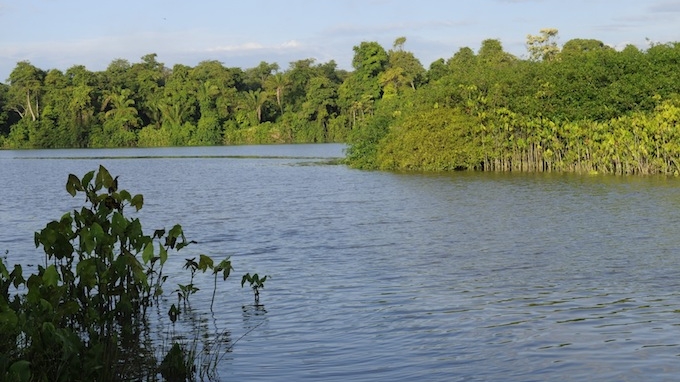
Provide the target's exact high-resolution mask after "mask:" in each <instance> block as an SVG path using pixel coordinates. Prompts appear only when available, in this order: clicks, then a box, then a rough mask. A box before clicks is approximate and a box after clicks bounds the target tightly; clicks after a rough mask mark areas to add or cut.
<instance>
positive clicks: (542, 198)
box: [0, 145, 680, 381]
mask: <svg viewBox="0 0 680 382" xmlns="http://www.w3.org/2000/svg"><path fill="white" fill-rule="evenodd" d="M321 146H323V145H321ZM307 148H309V149H310V150H312V151H313V153H309V152H306V151H305V149H306V147H305V146H293V147H284V148H278V149H277V150H288V152H286V153H285V154H281V152H275V153H269V154H268V155H262V153H260V154H258V155H256V156H258V158H250V157H248V158H246V157H240V158H235V157H233V156H244V155H251V154H252V153H248V154H244V153H243V152H233V151H220V149H221V148H211V149H210V150H208V151H207V152H204V151H201V150H202V149H198V148H193V149H186V150H183V151H181V152H180V153H179V154H177V156H175V157H173V156H172V155H170V154H172V152H170V154H168V152H163V153H162V154H163V155H162V156H163V157H159V158H154V159H126V160H121V159H114V158H112V156H111V155H105V154H102V153H100V152H97V151H92V152H91V153H90V154H88V155H92V156H98V157H107V158H109V157H110V159H101V160H100V159H87V158H84V159H79V160H68V159H49V160H26V159H21V157H22V156H31V155H33V156H36V154H34V153H33V154H32V152H30V151H29V152H23V153H22V154H21V155H13V156H11V157H7V155H6V153H2V155H0V171H1V172H2V176H3V179H7V180H8V181H7V182H4V183H3V184H2V185H0V196H1V197H0V207H1V208H0V228H1V229H2V232H3V233H4V234H3V235H2V236H1V237H0V249H3V248H6V249H8V250H9V255H8V256H9V258H10V259H11V260H13V261H22V262H30V263H33V264H35V263H40V261H41V258H40V256H39V255H35V256H34V255H33V254H34V253H35V250H34V249H33V248H32V232H33V231H35V230H37V229H39V228H41V225H42V224H44V223H45V222H46V221H47V220H49V219H53V218H55V217H57V216H60V215H61V213H63V212H64V211H67V210H68V209H69V208H74V206H78V204H79V202H81V201H74V200H72V199H71V198H70V197H69V196H68V195H67V194H66V193H65V192H64V191H63V183H64V182H65V179H66V176H67V175H68V173H69V172H74V173H76V174H80V175H82V174H84V173H85V172H87V171H89V170H92V169H94V168H95V167H94V166H96V165H98V164H99V163H103V164H104V165H106V166H107V168H109V170H110V171H111V173H112V174H119V175H120V180H119V182H120V184H121V186H122V187H124V188H127V189H129V190H131V191H134V192H141V193H143V194H144V195H145V202H146V204H145V207H144V210H142V211H141V214H140V219H141V220H142V222H143V224H144V225H145V227H148V229H155V228H157V227H162V226H166V227H167V225H168V224H172V223H175V222H179V223H181V224H182V225H183V226H184V228H185V233H186V234H187V236H188V238H189V239H193V240H196V241H198V244H197V245H195V246H194V247H193V248H192V247H189V248H187V251H189V252H191V251H193V252H192V253H193V254H194V255H195V254H197V253H206V254H208V255H211V256H213V257H214V258H216V259H221V258H222V257H225V256H232V261H233V265H234V267H235V268H236V269H235V271H233V272H232V274H233V275H236V276H232V277H233V279H230V280H227V282H226V283H224V284H220V285H218V293H217V296H218V298H217V300H216V303H215V312H214V315H212V314H210V313H209V306H210V302H211V301H210V300H211V296H210V295H211V293H210V292H206V293H199V294H197V295H196V298H195V299H193V300H192V301H191V304H192V307H193V309H194V310H195V311H197V312H208V313H207V315H205V316H201V315H200V314H199V317H197V320H199V322H201V325H204V326H205V327H206V328H207V331H208V332H211V333H214V332H216V331H215V328H219V330H221V331H227V332H228V334H229V335H228V338H229V341H227V342H225V343H224V346H223V348H225V347H226V348H228V349H230V350H231V352H228V353H221V354H222V355H223V358H221V363H220V364H219V375H220V378H222V379H224V380H229V379H232V380H241V379H256V380H272V381H278V380H296V381H302V380H310V381H311V380H313V381H317V380H356V381H361V380H366V381H375V380H390V381H400V380H401V381H413V380H428V381H430V380H442V381H452V380H461V381H463V380H464V381H475V380H479V381H489V380H495V381H531V380H536V381H542V380H590V381H592V380H602V381H605V380H606V381H609V380H664V379H674V378H673V377H674V376H675V375H677V374H678V372H680V363H679V362H678V361H679V360H678V355H680V337H678V335H677V332H678V326H680V313H679V312H680V308H679V306H680V292H678V291H679V290H680V279H679V278H678V277H677V269H678V253H680V235H678V234H677V229H676V227H677V226H678V222H680V187H678V185H679V184H678V182H679V181H680V180H678V179H676V178H659V177H635V178H629V177H613V176H576V175H561V174H532V175H527V174H478V173H455V174H447V175H433V174H396V173H380V172H362V171H355V170H351V169H348V168H346V167H344V166H324V165H314V166H304V165H301V164H308V163H318V160H317V159H310V158H318V157H324V155H318V152H320V151H321V152H326V154H325V155H326V157H331V158H332V157H336V156H338V155H339V154H338V153H341V151H342V147H340V146H336V147H335V154H328V152H330V151H333V150H329V147H326V146H323V147H316V146H312V147H307ZM266 149H267V148H266V147H265V148H263V147H256V148H249V149H246V147H242V148H240V149H239V150H244V151H247V150H251V151H252V150H256V151H258V150H259V151H261V150H265V151H266ZM192 150H198V151H192ZM222 150H227V149H222ZM180 154H181V155H180ZM265 154H266V153H265ZM40 155H42V154H40ZM77 155H80V154H77ZM134 155H141V156H148V154H146V153H145V152H142V154H140V153H136V152H135V151H130V154H129V155H128V156H134ZM49 156H50V157H55V155H53V153H49ZM65 156H68V157H74V156H76V154H73V153H70V152H69V153H67V154H65ZM179 156H182V157H181V158H180V157H179ZM267 156H269V157H267ZM27 174H29V176H27ZM3 252H4V250H3ZM187 256H189V257H191V256H193V255H192V254H191V253H186V254H185V255H183V256H179V257H178V258H177V259H175V260H172V259H171V260H169V262H168V264H166V269H167V271H168V275H169V276H170V279H169V280H168V283H177V282H182V281H185V280H177V279H174V280H173V277H175V278H179V275H180V274H181V271H177V272H175V273H173V271H172V268H173V264H174V266H175V267H176V269H180V268H181V265H182V261H183V258H184V257H187ZM173 261H174V263H173ZM245 272H258V273H260V274H267V275H271V276H272V278H271V280H270V279H268V280H267V285H266V288H265V289H262V291H261V297H260V300H261V303H262V304H263V306H254V305H252V302H253V300H252V299H253V295H252V292H251V291H250V290H248V289H249V288H243V289H242V288H240V283H239V281H240V277H239V276H240V275H241V274H243V273H245ZM237 279H238V280H237ZM230 282H231V283H230ZM201 283H203V284H201ZM197 285H198V286H199V287H200V288H201V290H202V292H204V291H212V287H213V284H212V279H210V277H207V278H205V279H204V280H197ZM168 288H170V287H168ZM265 306H266V309H265ZM201 314H203V313H201ZM200 320H204V321H200ZM166 329H167V328H166ZM175 329H176V330H177V331H178V333H179V334H180V335H185V336H191V335H193V333H192V332H190V330H191V329H188V328H185V327H177V328H175ZM232 346H233V348H232Z"/></svg>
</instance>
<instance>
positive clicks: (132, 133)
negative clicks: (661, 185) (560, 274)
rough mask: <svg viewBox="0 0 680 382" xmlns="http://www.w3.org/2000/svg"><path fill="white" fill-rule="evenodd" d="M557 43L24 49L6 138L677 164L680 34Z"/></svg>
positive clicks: (557, 164) (374, 163)
mask: <svg viewBox="0 0 680 382" xmlns="http://www.w3.org/2000/svg"><path fill="white" fill-rule="evenodd" d="M557 41H558V31H557V30H556V29H543V30H541V31H540V32H539V34H538V35H528V36H527V58H518V57H515V56H513V55H512V54H509V53H507V52H505V51H504V50H503V46H502V44H501V42H500V41H499V40H497V39H488V40H484V41H483V42H482V43H481V46H480V47H479V49H478V50H477V52H475V51H474V50H472V49H471V48H469V47H464V48H461V49H459V50H458V51H457V52H455V54H453V56H452V57H450V58H448V59H444V58H441V59H439V60H436V61H434V62H433V63H431V64H430V66H429V68H427V69H426V68H425V67H423V65H422V64H421V62H420V61H419V60H418V59H417V58H416V57H415V56H414V54H413V53H411V52H409V51H407V50H405V49H404V46H405V43H406V38H404V37H400V38H397V39H396V40H395V41H394V44H393V46H392V47H391V48H390V49H389V50H386V49H385V48H384V47H382V46H381V45H380V44H378V43H376V42H361V43H360V44H359V45H357V46H355V47H354V58H353V60H352V67H353V70H352V71H345V70H341V69H338V67H337V65H336V63H335V62H334V61H329V62H327V63H316V62H315V60H313V59H304V60H299V61H295V62H292V63H290V66H289V68H288V69H285V70H281V68H280V67H279V66H278V65H277V64H270V63H267V62H261V63H260V64H259V65H258V66H257V67H254V68H250V69H245V70H244V69H241V68H233V67H226V66H224V65H223V64H222V63H221V62H218V61H204V62H201V63H199V64H198V65H196V66H195V67H190V66H186V65H181V64H177V65H174V66H173V67H172V68H168V67H166V66H165V65H164V64H163V63H160V62H158V61H157V56H156V54H148V55H146V56H144V57H142V58H141V62H138V63H133V64H131V63H129V62H128V61H126V60H122V59H117V60H114V61H113V62H111V64H110V65H109V66H108V68H107V69H106V70H104V71H101V72H92V71H89V70H87V69H86V68H85V67H84V66H80V65H77V66H73V67H71V68H69V69H67V70H66V71H65V72H62V71H60V70H57V69H51V70H47V71H45V70H43V69H40V68H37V67H35V66H33V65H32V64H31V63H29V62H27V61H22V62H19V63H18V64H17V65H16V67H15V69H14V70H13V71H12V73H11V74H10V77H9V78H8V80H7V84H0V147H2V148H6V149H16V148H76V147H154V146H186V145H228V144H260V143H312V142H344V143H348V144H349V148H348V150H347V158H346V160H347V163H348V164H349V165H351V166H353V167H356V168H363V169H384V170H416V171H449V170H481V171H574V172H601V173H616V174H678V173H679V172H680V134H679V133H678V131H677V130H678V129H677V127H678V121H679V120H680V97H679V96H678V94H679V93H680V91H679V90H680V71H679V70H678V68H679V65H680V43H677V42H672V43H663V44H661V43H650V45H649V47H648V48H647V49H645V50H641V49H639V48H637V47H635V46H633V45H629V46H627V47H625V48H624V49H622V50H616V49H614V48H611V47H609V46H607V45H605V44H604V43H602V42H601V41H598V40H594V39H572V40H569V41H567V42H566V43H565V44H563V45H561V46H560V45H558V43H557Z"/></svg>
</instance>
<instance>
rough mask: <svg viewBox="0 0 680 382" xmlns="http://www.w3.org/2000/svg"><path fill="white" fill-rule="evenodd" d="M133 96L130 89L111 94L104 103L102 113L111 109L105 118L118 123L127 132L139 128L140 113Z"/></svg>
mask: <svg viewBox="0 0 680 382" xmlns="http://www.w3.org/2000/svg"><path fill="white" fill-rule="evenodd" d="M131 95H132V91H131V90H130V89H123V90H119V91H115V92H111V93H109V94H108V95H107V96H106V97H105V98H104V102H103V103H102V111H104V110H106V109H107V107H110V108H109V109H108V110H106V112H105V113H104V118H106V119H107V120H110V121H114V122H117V123H118V124H119V125H120V126H121V127H122V128H123V129H125V130H130V128H133V127H138V126H139V113H138V111H137V109H136V108H135V106H134V105H135V100H134V99H132V98H130V96H131Z"/></svg>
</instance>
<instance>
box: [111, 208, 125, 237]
mask: <svg viewBox="0 0 680 382" xmlns="http://www.w3.org/2000/svg"><path fill="white" fill-rule="evenodd" d="M127 226H128V221H127V219H125V217H124V216H123V214H121V213H120V212H118V211H116V212H114V213H113V216H112V217H111V233H113V234H115V235H122V234H123V233H124V232H125V229H126V228H127Z"/></svg>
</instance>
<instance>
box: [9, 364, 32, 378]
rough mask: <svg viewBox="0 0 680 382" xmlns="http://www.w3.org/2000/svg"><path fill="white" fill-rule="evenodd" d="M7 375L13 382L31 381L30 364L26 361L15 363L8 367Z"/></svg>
mask: <svg viewBox="0 0 680 382" xmlns="http://www.w3.org/2000/svg"><path fill="white" fill-rule="evenodd" d="M9 375H10V376H11V377H13V378H12V379H13V380H17V381H28V380H30V379H31V363H30V362H29V361H26V360H21V361H16V362H14V363H13V364H12V366H10V367H9Z"/></svg>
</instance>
